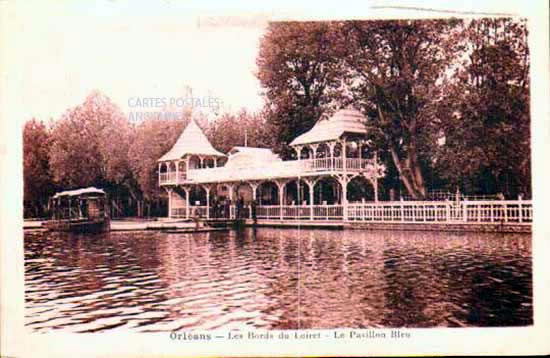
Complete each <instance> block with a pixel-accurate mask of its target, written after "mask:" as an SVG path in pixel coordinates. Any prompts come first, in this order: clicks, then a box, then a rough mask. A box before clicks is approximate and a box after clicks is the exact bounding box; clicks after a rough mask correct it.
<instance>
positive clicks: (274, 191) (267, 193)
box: [256, 181, 279, 205]
mask: <svg viewBox="0 0 550 358" xmlns="http://www.w3.org/2000/svg"><path fill="white" fill-rule="evenodd" d="M256 194H257V195H256V198H257V200H258V204H259V205H279V187H278V186H277V184H275V183H274V182H272V181H267V182H263V183H261V184H260V185H259V186H258V188H257V189H256Z"/></svg>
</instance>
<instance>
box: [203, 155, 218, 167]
mask: <svg viewBox="0 0 550 358" xmlns="http://www.w3.org/2000/svg"><path fill="white" fill-rule="evenodd" d="M202 164H203V168H214V166H215V164H216V163H215V161H214V158H211V157H208V158H204V159H203V162H202Z"/></svg>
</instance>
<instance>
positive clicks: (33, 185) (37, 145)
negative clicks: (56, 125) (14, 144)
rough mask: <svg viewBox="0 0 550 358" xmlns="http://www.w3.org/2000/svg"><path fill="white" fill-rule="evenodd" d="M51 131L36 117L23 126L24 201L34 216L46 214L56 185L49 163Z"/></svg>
mask: <svg viewBox="0 0 550 358" xmlns="http://www.w3.org/2000/svg"><path fill="white" fill-rule="evenodd" d="M50 145H51V138H50V133H49V131H48V129H47V128H46V126H45V125H44V124H43V123H42V122H40V121H37V120H36V119H34V118H33V119H32V120H30V121H28V122H26V123H25V126H24V128H23V181H24V201H25V202H26V203H27V204H28V206H29V209H32V212H31V213H28V214H31V215H33V216H42V215H44V210H43V208H44V206H45V205H46V204H47V201H48V197H49V196H50V195H51V194H53V192H54V190H55V187H54V185H53V180H52V176H51V173H50V165H49V148H50Z"/></svg>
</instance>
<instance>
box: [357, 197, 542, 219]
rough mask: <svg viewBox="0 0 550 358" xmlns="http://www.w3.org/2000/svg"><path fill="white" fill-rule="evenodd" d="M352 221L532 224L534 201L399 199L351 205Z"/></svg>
mask: <svg viewBox="0 0 550 358" xmlns="http://www.w3.org/2000/svg"><path fill="white" fill-rule="evenodd" d="M347 214H348V215H347V219H348V220H350V221H371V222H373V221H374V222H405V223H461V222H462V223H484V224H486V223H503V224H505V223H530V222H532V221H533V206H532V203H531V201H530V200H528V201H527V200H509V201H499V200H494V201H462V202H459V203H456V202H451V201H442V202H438V201H398V202H395V201H394V202H379V203H364V204H350V205H348V207H347Z"/></svg>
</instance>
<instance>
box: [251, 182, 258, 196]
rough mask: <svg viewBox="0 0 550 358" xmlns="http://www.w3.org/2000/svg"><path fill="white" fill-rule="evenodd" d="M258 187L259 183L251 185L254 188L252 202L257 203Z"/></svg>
mask: <svg viewBox="0 0 550 358" xmlns="http://www.w3.org/2000/svg"><path fill="white" fill-rule="evenodd" d="M258 186H259V184H258V183H252V182H251V183H250V187H251V188H252V200H254V201H256V190H257V189H258Z"/></svg>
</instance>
